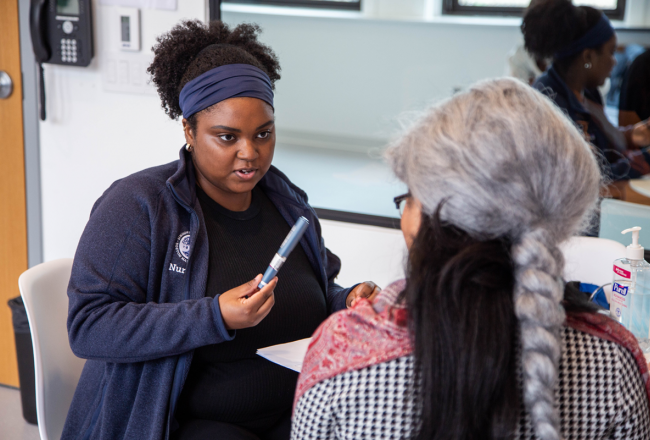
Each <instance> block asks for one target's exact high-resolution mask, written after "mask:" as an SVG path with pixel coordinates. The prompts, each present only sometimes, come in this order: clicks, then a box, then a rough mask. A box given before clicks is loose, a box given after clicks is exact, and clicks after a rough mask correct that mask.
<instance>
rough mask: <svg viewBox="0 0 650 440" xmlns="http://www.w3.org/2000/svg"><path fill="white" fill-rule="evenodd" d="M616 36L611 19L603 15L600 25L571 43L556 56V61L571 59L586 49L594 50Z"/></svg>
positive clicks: (597, 24)
mask: <svg viewBox="0 0 650 440" xmlns="http://www.w3.org/2000/svg"><path fill="white" fill-rule="evenodd" d="M613 35H614V28H613V27H612V25H611V23H610V22H609V19H608V18H607V17H606V16H605V14H603V15H602V17H601V18H600V20H599V21H598V23H596V25H595V26H594V27H592V28H591V29H589V30H588V31H587V33H586V34H584V35H583V36H582V37H580V38H578V39H577V40H575V41H572V42H571V43H569V44H568V45H567V46H566V47H565V48H564V49H562V50H561V51H559V52H557V53H556V54H555V59H556V60H561V59H564V58H569V57H570V56H573V55H575V54H577V53H580V52H582V51H583V50H585V49H593V48H595V47H598V46H600V45H601V44H603V43H605V42H606V41H607V40H609V39H610V38H612V36H613Z"/></svg>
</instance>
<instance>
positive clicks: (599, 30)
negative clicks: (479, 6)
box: [521, 0, 650, 180]
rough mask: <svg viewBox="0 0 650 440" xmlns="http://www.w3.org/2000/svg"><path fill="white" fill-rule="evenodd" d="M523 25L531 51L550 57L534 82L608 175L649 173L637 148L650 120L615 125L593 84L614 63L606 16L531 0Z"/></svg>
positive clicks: (647, 138)
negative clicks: (575, 126)
mask: <svg viewBox="0 0 650 440" xmlns="http://www.w3.org/2000/svg"><path fill="white" fill-rule="evenodd" d="M521 30H522V32H523V35H524V43H525V47H526V49H527V50H528V51H529V52H530V53H532V54H534V55H535V56H540V57H552V58H553V64H552V65H551V67H550V69H549V70H548V71H547V72H545V73H544V74H543V75H541V76H540V77H539V78H538V79H537V80H536V81H535V83H534V84H533V86H534V87H535V88H536V89H538V90H540V91H542V92H543V93H545V94H547V95H548V96H550V97H551V98H552V99H553V100H554V101H555V103H556V104H557V105H558V106H559V107H560V108H562V109H563V110H565V112H566V113H567V114H568V116H569V117H570V118H571V119H572V120H573V121H574V122H575V123H577V124H578V126H579V127H580V128H581V129H582V132H583V135H584V137H585V139H587V141H589V142H590V143H591V144H593V145H594V146H595V148H596V150H597V152H598V154H599V156H600V157H601V160H602V161H603V168H604V170H605V171H606V173H607V175H608V177H609V178H610V179H613V180H625V179H629V178H635V177H639V176H641V175H644V174H648V173H650V165H649V164H648V160H650V156H648V155H647V154H645V153H643V152H641V151H638V149H639V148H640V147H644V146H647V145H650V126H649V121H647V120H646V121H644V122H640V123H638V124H635V125H633V126H629V127H622V128H620V129H619V128H617V127H614V126H613V125H612V124H611V123H610V122H609V121H608V119H607V117H606V115H605V112H604V110H603V99H602V97H601V95H600V92H599V91H598V89H597V88H598V87H599V86H601V85H603V84H604V83H605V80H606V79H607V78H608V77H609V75H610V73H611V71H612V68H613V67H614V65H615V63H616V60H615V58H614V52H615V51H616V44H617V43H616V34H615V32H614V29H613V28H612V26H611V24H610V22H609V20H608V19H607V17H606V16H605V15H604V14H603V13H602V12H601V11H599V10H597V9H594V8H591V7H588V6H574V5H573V4H572V3H571V1H570V0H537V1H535V0H534V1H533V2H531V4H530V6H529V7H528V9H527V10H526V12H525V14H524V18H523V22H522V24H521Z"/></svg>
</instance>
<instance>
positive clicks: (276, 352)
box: [257, 338, 311, 373]
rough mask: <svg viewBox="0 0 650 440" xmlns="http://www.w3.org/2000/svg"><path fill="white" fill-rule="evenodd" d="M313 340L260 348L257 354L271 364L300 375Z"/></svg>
mask: <svg viewBox="0 0 650 440" xmlns="http://www.w3.org/2000/svg"><path fill="white" fill-rule="evenodd" d="M310 342H311V338H307V339H300V340H298V341H293V342H287V343H286V344H278V345H272V346H270V347H265V348H260V349H259V350H257V354H258V355H259V356H262V357H263V358H264V359H267V360H269V361H271V362H274V363H276V364H278V365H282V366H283V367H285V368H289V369H291V370H293V371H297V372H298V373H300V370H301V369H302V361H303V359H304V358H305V355H306V354H307V348H308V347H309V343H310Z"/></svg>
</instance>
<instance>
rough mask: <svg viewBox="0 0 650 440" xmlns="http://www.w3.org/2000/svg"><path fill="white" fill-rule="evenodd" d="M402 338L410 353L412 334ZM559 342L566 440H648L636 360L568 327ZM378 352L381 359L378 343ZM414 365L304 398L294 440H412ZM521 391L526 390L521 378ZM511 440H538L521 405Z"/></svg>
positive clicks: (379, 367) (332, 385)
mask: <svg viewBox="0 0 650 440" xmlns="http://www.w3.org/2000/svg"><path fill="white" fill-rule="evenodd" d="M396 291H399V288H396V286H390V287H389V288H387V289H386V290H385V291H384V292H382V293H381V294H380V297H379V298H378V300H379V301H380V302H381V301H382V300H384V298H385V296H384V294H387V296H389V297H390V298H388V300H389V301H394V300H395V298H396V297H397V295H396ZM365 306H366V307H370V306H369V305H365ZM373 310H377V307H375V308H373ZM344 313H347V314H351V313H353V312H344ZM345 319H348V318H345ZM405 330H406V329H405ZM376 333H377V334H376V335H375V338H372V339H374V340H375V341H381V340H382V338H381V336H382V335H381V332H376ZM403 336H404V343H405V344H406V345H408V344H409V342H408V335H407V333H406V332H405V333H404V335H403ZM560 338H561V346H562V358H561V359H560V365H559V374H558V376H559V378H558V385H557V389H556V392H555V405H556V407H557V408H559V413H560V420H561V433H562V438H563V439H565V440H573V439H632V440H633V439H639V440H641V439H647V438H650V417H648V414H649V411H650V410H649V408H648V399H647V397H646V396H647V394H646V389H645V384H644V381H643V378H642V377H641V374H639V368H638V365H637V361H636V359H635V358H634V356H633V355H632V353H631V352H630V351H629V350H628V349H626V348H625V347H623V346H621V345H619V344H617V343H616V342H613V341H608V340H605V339H601V338H599V337H597V336H594V335H592V334H589V333H586V332H584V331H581V330H578V329H576V328H573V327H569V326H565V327H563V328H562V331H561V336H560ZM374 350H376V351H377V352H381V350H382V347H381V343H380V345H375V346H374ZM414 365H415V359H414V357H413V354H412V353H410V354H407V355H404V356H400V357H397V358H395V359H391V360H389V361H386V362H382V363H379V364H374V365H371V366H368V367H365V368H361V369H358V370H354V369H353V370H349V371H346V372H344V373H342V374H338V375H336V376H334V377H330V378H328V379H325V380H323V381H320V382H318V383H317V384H316V385H314V386H313V387H311V388H309V390H308V391H306V392H305V393H304V394H303V395H302V396H300V399H299V401H298V404H297V405H296V407H295V411H294V416H293V423H294V430H293V435H292V438H294V439H305V438H310V439H345V440H356V439H361V438H372V439H377V440H384V439H385V440H389V439H403V438H410V437H412V436H413V435H414V429H415V427H416V426H417V425H418V420H419V419H420V417H421V408H420V407H419V405H418V390H419V386H420V383H419V381H418V379H417V376H416V374H415V368H414ZM518 385H519V387H521V385H522V378H521V370H519V378H518ZM513 438H514V439H517V440H528V439H531V440H532V439H535V431H534V428H533V425H532V423H531V418H530V415H529V414H528V412H527V411H526V409H525V407H524V406H523V404H522V405H521V409H520V415H519V418H518V420H517V428H516V431H515V435H514V437H513Z"/></svg>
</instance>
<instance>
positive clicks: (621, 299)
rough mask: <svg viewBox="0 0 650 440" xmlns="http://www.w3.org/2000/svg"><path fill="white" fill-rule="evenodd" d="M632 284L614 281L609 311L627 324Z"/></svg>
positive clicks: (622, 322)
mask: <svg viewBox="0 0 650 440" xmlns="http://www.w3.org/2000/svg"><path fill="white" fill-rule="evenodd" d="M629 289H630V286H629V285H625V284H621V283H614V284H613V285H612V295H611V298H610V303H609V311H610V313H611V315H612V318H614V319H616V320H618V322H620V323H621V324H623V325H627V316H626V315H627V313H628V307H629V305H630V295H628V293H629Z"/></svg>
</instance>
